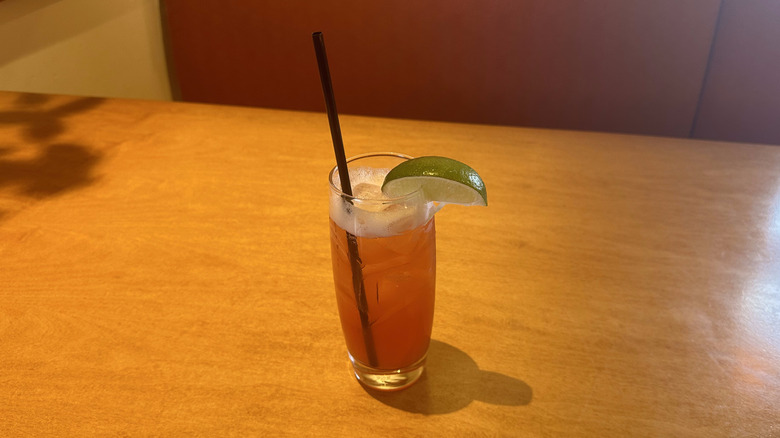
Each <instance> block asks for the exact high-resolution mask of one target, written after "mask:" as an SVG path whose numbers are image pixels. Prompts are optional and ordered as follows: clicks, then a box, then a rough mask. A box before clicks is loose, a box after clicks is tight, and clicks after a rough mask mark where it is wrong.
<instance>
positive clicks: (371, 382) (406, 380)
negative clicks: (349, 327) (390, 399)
mask: <svg viewBox="0 0 780 438" xmlns="http://www.w3.org/2000/svg"><path fill="white" fill-rule="evenodd" d="M426 356H427V355H426ZM426 356H423V357H422V359H420V360H418V361H417V362H415V363H414V364H412V365H410V366H408V367H404V368H400V369H397V370H380V369H377V368H372V367H370V366H368V365H364V364H363V363H361V362H360V361H358V360H356V359H355V358H354V357H352V355H351V354H350V355H349V360H350V361H351V362H352V369H353V370H354V372H355V377H357V379H358V381H359V382H360V383H362V384H363V385H365V386H367V387H369V388H371V389H378V390H380V391H398V390H401V389H404V388H408V387H409V386H411V385H412V384H413V383H414V382H416V381H417V379H419V378H420V376H422V373H423V371H424V370H425V357H426Z"/></svg>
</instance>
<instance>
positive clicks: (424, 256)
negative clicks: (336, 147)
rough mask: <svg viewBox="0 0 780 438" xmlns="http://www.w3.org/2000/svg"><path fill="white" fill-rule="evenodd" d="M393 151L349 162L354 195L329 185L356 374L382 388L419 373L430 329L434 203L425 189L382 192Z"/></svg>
mask: <svg viewBox="0 0 780 438" xmlns="http://www.w3.org/2000/svg"><path fill="white" fill-rule="evenodd" d="M410 158H411V157H408V156H406V155H401V154H395V153H375V154H366V155H360V156H357V157H353V158H350V159H349V160H347V162H348V167H349V174H350V181H351V185H352V191H353V195H352V196H350V195H347V194H345V193H343V192H342V191H341V189H340V187H341V184H340V180H339V173H338V169H337V168H335V167H334V168H333V170H331V172H330V174H329V181H330V243H331V257H332V261H333V279H334V283H335V287H336V302H337V304H338V309H339V316H340V318H341V328H342V331H343V332H344V339H345V340H346V344H347V350H348V352H349V358H350V360H351V362H352V366H353V368H354V372H355V376H356V377H357V379H358V380H359V381H360V382H362V383H363V384H364V385H366V386H368V387H370V388H375V389H383V390H395V389H402V388H405V387H407V386H409V385H411V384H412V383H414V382H415V381H416V380H417V379H418V378H419V377H420V375H421V374H422V372H423V367H424V364H425V357H426V354H427V352H428V345H429V343H430V338H431V328H432V326H433V306H434V290H435V281H436V240H435V227H434V218H433V214H434V212H435V209H434V207H433V205H432V203H429V202H426V201H425V200H424V198H423V196H422V193H421V192H420V191H416V192H413V193H408V194H406V195H404V196H401V197H397V198H388V197H386V196H384V195H383V194H382V192H381V189H380V187H381V184H382V181H383V180H384V177H385V175H386V174H387V172H389V171H390V169H392V168H393V167H395V166H396V165H397V164H399V163H401V162H403V161H405V160H408V159H410Z"/></svg>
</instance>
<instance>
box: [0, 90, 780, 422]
mask: <svg viewBox="0 0 780 438" xmlns="http://www.w3.org/2000/svg"><path fill="white" fill-rule="evenodd" d="M342 128H343V131H344V136H345V142H346V145H347V154H348V155H355V154H358V153H363V152H370V151H378V150H393V151H399V152H405V153H408V154H411V155H423V154H431V155H433V154H437V155H446V156H450V157H453V158H457V159H460V160H461V161H464V162H466V163H469V164H471V165H472V166H473V167H474V168H476V169H477V170H478V171H479V172H480V173H481V175H482V176H483V178H484V179H485V181H486V183H487V187H488V193H489V200H490V206H489V207H487V208H478V207H470V208H467V207H457V206H448V207H446V208H445V209H444V210H442V211H441V212H440V213H438V214H437V229H438V230H437V231H438V266H439V272H438V280H437V282H438V284H437V303H436V306H437V307H436V317H435V322H434V330H433V343H432V346H431V350H430V354H429V367H428V371H427V373H426V375H424V377H423V379H422V380H421V381H420V382H418V384H416V385H415V386H413V387H412V388H410V389H408V390H406V391H403V392H398V393H374V392H370V391H368V390H365V389H363V387H361V385H359V384H358V383H357V382H356V380H355V379H354V377H352V376H351V375H350V371H349V365H348V361H347V357H346V349H345V346H344V343H343V340H342V335H341V330H340V326H339V320H338V316H337V311H336V304H335V296H334V292H333V284H332V277H331V266H330V252H329V246H328V245H329V242H328V223H327V190H328V188H327V181H326V178H327V177H326V174H327V172H328V170H329V169H330V168H331V166H332V165H333V163H334V159H333V153H332V148H331V145H330V136H329V132H328V124H327V119H326V117H325V115H324V114H319V113H298V112H287V111H276V110H265V109H252V108H235V107H223V106H209V105H192V104H180V103H169V102H147V101H134V100H118V99H93V98H80V97H66V96H51V95H30V94H18V93H0V257H2V265H0V266H2V267H1V268H0V400H1V402H0V436H47V435H57V436H90V435H95V436H115V435H121V436H175V435H184V436H224V435H233V436H276V435H293V436H311V435H322V436H352V435H354V436H390V437H399V436H529V437H537V436H538V437H562V436H567V437H572V436H581V437H594V436H616V437H627V436H631V437H644V436H649V437H715V436H723V437H777V436H780V413H779V410H780V148H779V147H772V146H762V145H748V144H733V143H716V142H706V141H690V140H681V139H670V138H652V137H642V136H629V135H614V134H600V133H585V132H567V131H551V130H541V129H523V128H509V127H494V126H479V125H465V124H445V123H430V122H420V121H403V120H388V119H375V118H361V117H346V116H343V117H342Z"/></svg>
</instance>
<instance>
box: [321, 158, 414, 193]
mask: <svg viewBox="0 0 780 438" xmlns="http://www.w3.org/2000/svg"><path fill="white" fill-rule="evenodd" d="M373 157H387V158H400V159H402V160H407V161H408V160H411V159H412V158H414V157H412V156H411V155H406V154H402V153H399V152H368V153H365V154H359V155H355V156H352V157H349V158H347V167H349V163H351V162H353V161H357V160H361V159H364V158H373ZM338 170H339V167H338V165H336V166H333V168H332V169H331V170H330V172H328V185H330V190H331V191H332V192H334V193H335V194H336V195H338V196H339V197H341V198H343V199H346V200H349V201H353V200H354V201H359V202H378V203H393V202H400V201H405V200H407V199H409V198H411V197H413V196H416V195H417V194H419V193H420V191H421V189H419V188H418V189H417V190H414V191H412V192H409V193H406V194H404V195H401V196H395V197H392V198H383V199H376V198H360V197H357V196H353V195H348V194H346V193H344V192H343V191H341V187H337V186H336V185H335V184H334V183H333V176H334V175H335V174H336V172H338Z"/></svg>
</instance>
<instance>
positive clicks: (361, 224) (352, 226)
mask: <svg viewBox="0 0 780 438" xmlns="http://www.w3.org/2000/svg"><path fill="white" fill-rule="evenodd" d="M388 172H390V169H377V168H371V167H355V168H350V169H349V180H350V182H351V184H352V194H353V196H354V198H356V199H353V200H352V203H350V202H348V201H347V200H346V199H344V198H343V197H341V196H339V195H337V194H335V193H333V191H331V195H330V216H331V219H333V221H334V222H335V223H336V224H337V225H338V226H339V227H341V228H342V229H344V230H345V231H348V232H349V233H351V234H353V235H356V236H361V237H389V236H395V235H398V234H402V233H403V232H404V231H408V230H412V229H414V228H416V227H419V226H420V225H423V224H425V223H426V222H428V220H430V219H431V217H433V214H434V213H435V208H434V206H433V204H432V203H430V202H426V201H425V199H424V198H423V197H422V193H421V192H419V191H418V192H415V193H412V194H409V195H407V197H406V199H405V202H402V203H398V202H397V198H395V199H393V202H390V199H391V198H388V197H387V196H385V194H384V193H382V182H384V180H385V176H386V175H387V173H388ZM333 184H334V186H336V187H341V183H340V180H339V176H338V171H336V172H334V174H333Z"/></svg>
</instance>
